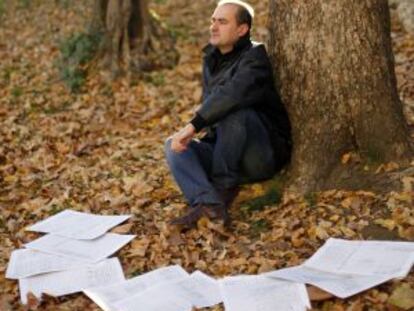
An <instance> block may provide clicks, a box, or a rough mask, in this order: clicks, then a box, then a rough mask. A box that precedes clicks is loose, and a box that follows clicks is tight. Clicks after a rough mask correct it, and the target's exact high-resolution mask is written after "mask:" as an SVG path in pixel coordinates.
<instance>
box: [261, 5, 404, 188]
mask: <svg viewBox="0 0 414 311" xmlns="http://www.w3.org/2000/svg"><path fill="white" fill-rule="evenodd" d="M389 14H390V13H389V8H388V3H387V1H386V0H350V1H336V2H329V3H328V2H326V1H324V0H315V1H293V2H292V1H290V0H271V1H270V34H271V35H270V43H269V52H270V55H271V57H272V59H273V60H274V70H275V76H276V80H277V86H278V89H279V90H280V93H281V96H282V98H283V101H284V102H285V104H286V106H287V109H288V112H289V116H290V118H291V122H292V127H293V128H292V135H293V141H294V150H293V157H292V162H291V170H290V173H291V182H292V183H291V184H292V187H293V189H295V190H299V191H301V192H308V191H314V190H321V189H326V188H335V187H336V186H338V183H340V181H341V180H344V179H346V178H349V177H350V175H349V172H347V171H346V169H345V168H346V167H345V166H344V165H342V164H341V157H342V156H343V155H344V154H346V153H349V152H351V151H352V152H354V153H355V154H358V157H360V158H361V159H362V160H370V161H375V162H378V163H380V162H389V161H395V162H399V163H406V162H407V160H408V159H409V157H410V156H411V155H412V148H411V146H410V141H409V135H408V130H407V126H406V122H405V119H404V116H403V113H402V106H401V102H400V100H399V97H398V93H397V88H396V78H395V73H394V61H393V53H392V47H391V38H390V15H389Z"/></svg>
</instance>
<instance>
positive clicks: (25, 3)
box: [18, 0, 32, 9]
mask: <svg viewBox="0 0 414 311" xmlns="http://www.w3.org/2000/svg"><path fill="white" fill-rule="evenodd" d="M31 2H32V0H19V1H18V8H19V9H28V8H30V5H31Z"/></svg>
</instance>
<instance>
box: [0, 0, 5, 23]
mask: <svg viewBox="0 0 414 311" xmlns="http://www.w3.org/2000/svg"><path fill="white" fill-rule="evenodd" d="M5 12H6V8H5V5H4V0H0V19H1V17H2V16H3V15H4V13H5Z"/></svg>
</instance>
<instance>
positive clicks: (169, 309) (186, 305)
mask: <svg viewBox="0 0 414 311" xmlns="http://www.w3.org/2000/svg"><path fill="white" fill-rule="evenodd" d="M114 310H116V311H137V310H145V311H191V310H192V306H191V303H190V302H189V301H187V300H185V299H183V298H181V297H178V296H175V295H174V294H171V293H170V292H165V293H163V292H162V291H156V290H153V289H149V290H148V293H146V294H144V293H143V294H140V295H138V296H137V297H135V299H133V300H128V301H123V300H122V301H120V302H118V303H116V304H115V309H114Z"/></svg>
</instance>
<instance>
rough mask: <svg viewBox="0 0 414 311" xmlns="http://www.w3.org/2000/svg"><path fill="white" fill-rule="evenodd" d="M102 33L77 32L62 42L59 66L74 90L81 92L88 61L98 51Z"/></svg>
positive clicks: (67, 83)
mask: <svg viewBox="0 0 414 311" xmlns="http://www.w3.org/2000/svg"><path fill="white" fill-rule="evenodd" d="M101 39H102V34H101V33H96V34H88V33H84V32H82V33H77V34H74V35H72V36H71V37H69V38H68V39H66V40H65V41H63V42H62V43H61V44H60V47H59V50H60V53H61V58H60V59H59V61H58V64H57V65H58V67H59V71H60V74H61V78H62V79H63V80H64V81H65V83H66V85H67V86H68V87H69V88H70V90H71V91H72V92H79V91H80V89H81V87H82V86H83V84H84V83H85V81H86V76H87V66H86V65H87V63H88V62H89V61H91V60H92V59H93V57H94V56H95V54H96V52H97V51H98V48H99V44H100V42H101Z"/></svg>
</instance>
